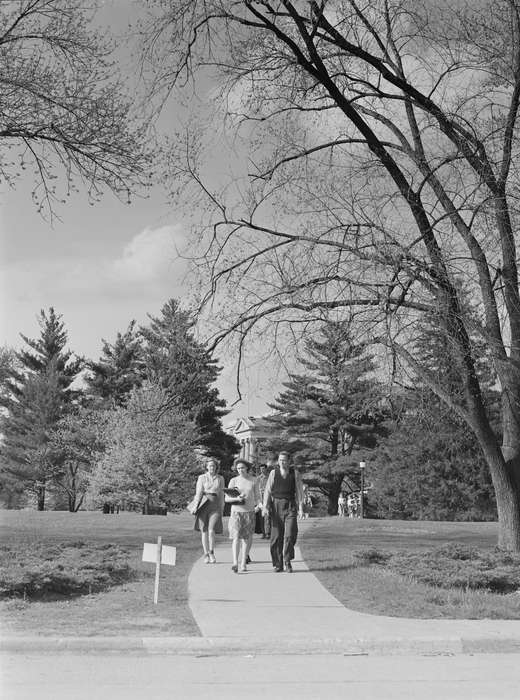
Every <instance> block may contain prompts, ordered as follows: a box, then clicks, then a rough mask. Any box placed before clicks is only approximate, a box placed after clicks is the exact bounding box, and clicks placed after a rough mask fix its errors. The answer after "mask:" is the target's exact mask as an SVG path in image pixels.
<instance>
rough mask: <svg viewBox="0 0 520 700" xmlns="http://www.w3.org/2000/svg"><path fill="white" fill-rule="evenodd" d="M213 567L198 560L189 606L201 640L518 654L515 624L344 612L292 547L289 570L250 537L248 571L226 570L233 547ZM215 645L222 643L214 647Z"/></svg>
mask: <svg viewBox="0 0 520 700" xmlns="http://www.w3.org/2000/svg"><path fill="white" fill-rule="evenodd" d="M216 556H217V564H213V565H212V564H204V563H203V562H202V559H201V560H199V561H198V562H197V563H196V564H195V566H194V567H193V569H192V572H191V574H190V578H189V591H190V607H191V609H192V612H193V615H194V617H195V620H196V622H197V624H198V626H199V628H200V630H201V632H202V635H203V636H204V637H205V638H206V639H211V640H213V643H218V642H219V641H222V642H223V641H224V639H225V640H227V641H226V643H227V644H230V643H231V642H232V640H236V643H235V644H233V646H240V644H243V645H245V648H247V649H249V648H251V646H253V647H254V648H256V649H262V650H263V651H264V653H265V652H266V651H268V650H269V649H273V650H279V651H281V650H282V649H285V650H294V649H299V650H303V649H307V650H308V651H313V652H319V651H324V650H327V651H330V650H334V651H341V652H343V653H370V652H372V653H411V652H415V653H417V652H422V653H457V652H458V653H461V652H483V651H495V652H498V651H501V652H504V651H515V652H518V651H520V621H518V620H417V619H406V618H397V617H383V616H378V615H367V614H363V613H358V612H354V611H352V610H348V609H347V608H345V607H344V606H343V605H342V604H341V603H339V602H338V601H337V600H336V598H334V597H333V596H332V595H331V594H330V593H328V591H327V590H326V589H325V588H324V587H323V586H322V585H321V583H320V582H319V581H318V579H317V578H316V577H315V576H314V575H313V574H312V573H311V572H310V571H309V570H308V568H307V566H306V564H305V562H304V561H303V560H302V557H301V553H300V551H299V549H298V548H296V559H295V561H294V562H293V568H294V573H293V574H288V573H285V572H284V573H274V572H273V568H272V565H271V559H270V556H269V547H268V544H267V543H266V542H265V541H264V540H258V539H255V542H254V544H253V550H252V552H251V557H252V559H253V563H252V564H251V565H250V566H249V567H248V572H247V573H239V574H235V573H233V572H232V571H231V548H230V546H229V545H220V546H219V547H218V548H217V550H216ZM219 646H220V644H219Z"/></svg>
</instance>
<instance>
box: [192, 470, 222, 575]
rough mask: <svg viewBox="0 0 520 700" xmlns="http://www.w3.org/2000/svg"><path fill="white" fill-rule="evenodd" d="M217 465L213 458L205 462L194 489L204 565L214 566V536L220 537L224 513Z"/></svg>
mask: <svg viewBox="0 0 520 700" xmlns="http://www.w3.org/2000/svg"><path fill="white" fill-rule="evenodd" d="M218 470H219V463H218V460H217V459H215V458H214V457H209V458H208V460H207V461H206V471H205V473H204V474H201V475H200V476H199V477H198V479H197V487H196V489H195V508H194V512H195V513H196V517H195V527H194V529H195V530H199V531H200V533H201V538H202V549H203V550H204V563H205V564H215V563H216V561H217V560H216V558H215V535H216V534H217V535H221V534H222V531H223V528H222V513H223V511H224V477H223V476H220V474H219V473H218ZM203 496H206V498H207V499H208V500H207V501H206V503H204V505H203V506H202V508H200V509H199V510H197V506H198V504H199V503H200V501H201V500H202V497H203Z"/></svg>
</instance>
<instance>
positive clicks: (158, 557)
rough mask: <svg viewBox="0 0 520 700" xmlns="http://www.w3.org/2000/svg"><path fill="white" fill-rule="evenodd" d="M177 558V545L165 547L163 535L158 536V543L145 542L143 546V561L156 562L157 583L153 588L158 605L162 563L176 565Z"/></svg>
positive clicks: (154, 599) (155, 601) (155, 602)
mask: <svg viewBox="0 0 520 700" xmlns="http://www.w3.org/2000/svg"><path fill="white" fill-rule="evenodd" d="M176 558H177V549H176V547H163V546H162V537H161V536H160V535H159V537H157V544H156V545H155V544H151V543H149V542H145V543H144V546H143V561H149V562H155V585H154V589H153V602H154V604H155V605H157V602H158V600H159V580H160V578H161V564H168V565H169V566H175V562H176Z"/></svg>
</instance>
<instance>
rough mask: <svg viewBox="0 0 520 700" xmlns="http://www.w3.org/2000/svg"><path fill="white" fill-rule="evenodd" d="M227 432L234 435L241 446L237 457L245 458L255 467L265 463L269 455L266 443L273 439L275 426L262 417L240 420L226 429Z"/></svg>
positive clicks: (248, 417) (249, 417)
mask: <svg viewBox="0 0 520 700" xmlns="http://www.w3.org/2000/svg"><path fill="white" fill-rule="evenodd" d="M226 432H227V433H229V434H230V435H233V437H234V438H235V440H236V441H237V442H238V443H239V445H240V452H239V453H238V455H237V457H243V458H244V459H247V461H248V462H251V463H252V464H253V465H254V466H255V467H257V466H258V465H259V464H261V463H265V461H266V459H267V457H268V454H267V450H266V447H265V443H266V441H267V440H268V439H269V438H272V437H273V432H274V425H273V423H270V422H269V421H268V420H266V419H265V418H263V417H262V416H260V417H256V416H247V418H238V419H237V420H236V421H235V422H234V423H231V424H230V425H228V426H227V427H226Z"/></svg>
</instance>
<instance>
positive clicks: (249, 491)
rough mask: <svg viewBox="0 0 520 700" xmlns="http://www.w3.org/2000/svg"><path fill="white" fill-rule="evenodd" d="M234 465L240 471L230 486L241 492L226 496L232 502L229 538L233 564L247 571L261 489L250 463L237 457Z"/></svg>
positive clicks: (236, 569) (259, 506) (260, 503)
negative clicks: (236, 494) (233, 495)
mask: <svg viewBox="0 0 520 700" xmlns="http://www.w3.org/2000/svg"><path fill="white" fill-rule="evenodd" d="M233 466H234V467H235V469H236V470H237V472H238V476H235V477H233V478H232V479H231V481H230V482H229V486H228V488H230V489H232V488H235V489H237V491H238V492H239V494H240V495H239V496H238V497H235V498H233V497H231V496H226V501H228V502H229V503H231V504H232V505H231V515H230V517H229V523H228V528H229V539H230V540H231V541H232V542H231V551H232V554H233V566H232V567H231V568H232V569H233V571H234V572H235V573H238V570H239V564H238V562H239V558H240V571H242V572H245V571H247V565H246V561H247V554H248V551H247V550H248V544H249V542H250V541H251V537H252V535H253V531H254V529H255V511H256V510H258V509H259V508H261V507H262V501H261V498H260V489H259V487H258V482H257V480H256V479H255V478H254V477H253V476H251V475H250V474H249V468H250V466H251V465H250V463H249V462H248V461H247V460H245V459H242V458H241V457H237V459H235V461H234V464H233Z"/></svg>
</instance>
